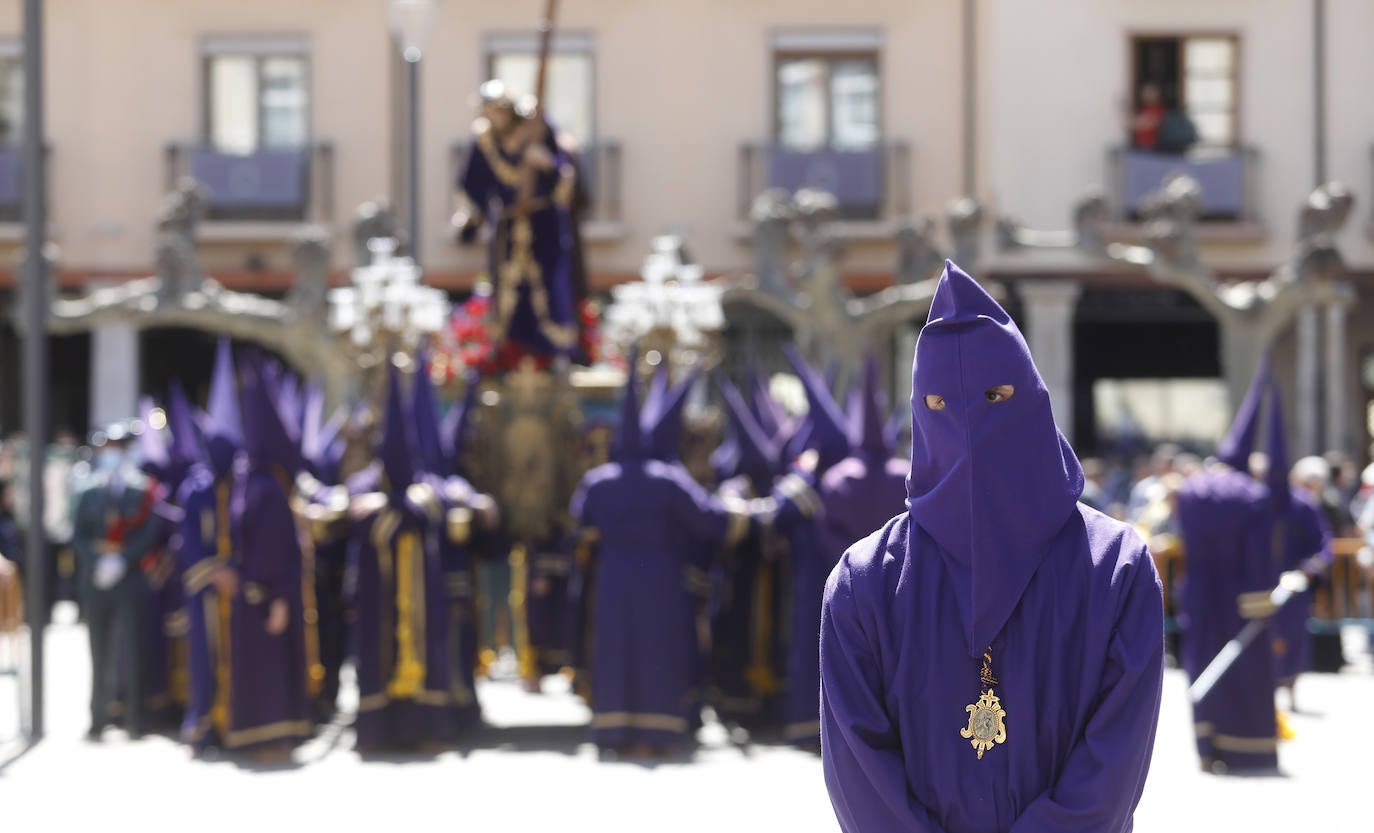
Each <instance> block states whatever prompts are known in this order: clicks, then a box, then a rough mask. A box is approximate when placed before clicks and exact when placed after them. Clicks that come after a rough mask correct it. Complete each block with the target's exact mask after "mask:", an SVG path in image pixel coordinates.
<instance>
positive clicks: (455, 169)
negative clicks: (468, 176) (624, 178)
mask: <svg viewBox="0 0 1374 833" xmlns="http://www.w3.org/2000/svg"><path fill="white" fill-rule="evenodd" d="M470 147H471V144H470V143H469V142H467V141H458V142H454V143H453V145H452V147H451V148H450V149H449V164H450V166H451V168H452V176H451V177H450V178H449V182H450V185H454V184H456V183H457V182H458V179H459V177H461V176H462V174H463V168H464V167H465V166H466V165H467V160H468V149H469V148H470ZM575 164H576V165H577V173H578V182H579V185H580V188H581V191H582V194H584V195H585V200H586V202H585V204H584V205H583V208H582V223H583V228H582V231H583V234H584V235H586V236H589V237H592V238H594V239H595V238H602V239H608V238H614V237H618V236H620V227H621V225H620V224H621V219H622V215H621V195H622V192H621V187H622V183H621V167H620V142H619V141H617V140H615V139H601V140H599V141H596V142H592V143H591V144H588V145H587V146H585V147H583V148H581V149H580V150H579V151H578V153H577V158H576V160H575Z"/></svg>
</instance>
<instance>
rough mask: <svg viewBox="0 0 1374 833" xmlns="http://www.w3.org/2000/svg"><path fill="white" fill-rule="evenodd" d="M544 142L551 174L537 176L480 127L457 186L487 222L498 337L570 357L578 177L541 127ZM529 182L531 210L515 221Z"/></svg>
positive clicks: (549, 133) (574, 328)
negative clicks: (574, 199)
mask: <svg viewBox="0 0 1374 833" xmlns="http://www.w3.org/2000/svg"><path fill="white" fill-rule="evenodd" d="M544 135H545V141H544V143H543V144H544V147H545V148H546V149H547V150H548V151H549V153H550V155H551V156H552V157H553V168H552V169H551V170H547V171H536V170H534V169H533V168H531V167H529V166H527V165H525V164H524V163H523V162H522V157H521V156H518V155H516V156H513V155H511V154H509V153H507V152H506V151H505V150H504V149H503V148H502V147H501V142H500V141H499V140H498V139H497V137H496V135H495V134H494V132H493V131H492V130H491V128H490V127H489V126H488V125H486V123H485V121H480V122H479V124H478V128H477V133H476V135H475V137H474V141H473V147H472V150H471V151H470V152H469V154H468V160H467V166H466V168H465V169H464V171H463V173H462V176H461V177H460V179H459V181H458V186H459V188H461V189H462V191H463V192H464V193H465V194H466V195H467V197H468V199H469V200H471V201H472V203H473V204H474V205H475V206H476V207H477V209H478V210H479V211H481V212H483V213H485V214H486V216H487V226H488V229H489V230H490V234H491V240H490V243H489V245H490V251H489V260H488V268H489V269H490V272H491V274H490V278H491V282H492V286H493V287H494V289H495V298H496V309H497V314H498V315H499V316H500V320H501V323H502V334H503V336H504V337H506V338H510V339H511V340H513V341H515V342H516V343H518V344H520V345H522V346H524V347H525V348H527V349H528V350H530V351H532V352H534V353H537V354H541V355H550V354H568V353H571V352H572V351H573V350H574V349H575V348H576V347H577V326H576V323H577V322H576V320H575V317H574V310H573V291H572V281H573V251H574V246H573V244H574V237H573V234H574V229H573V219H572V213H571V210H570V207H571V204H572V196H573V187H574V183H575V177H576V173H575V169H574V167H573V165H572V164H571V162H570V161H569V160H568V158H567V157H566V155H564V154H563V152H562V151H561V150H559V148H558V145H557V143H556V142H555V141H554V140H553V136H554V131H553V128H552V127H550V126H548V125H545V130H544ZM528 177H532V178H533V182H532V186H529V193H528V198H529V200H530V206H529V208H530V210H529V211H528V212H527V213H525V214H523V215H520V214H519V213H518V212H516V211H515V210H514V209H515V208H516V207H517V203H519V202H520V199H521V196H522V194H521V188H522V183H524V182H525V180H526V179H527V178H528Z"/></svg>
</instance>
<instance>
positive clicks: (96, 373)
mask: <svg viewBox="0 0 1374 833" xmlns="http://www.w3.org/2000/svg"><path fill="white" fill-rule="evenodd" d="M138 363H139V346H138V330H136V329H134V327H133V326H132V325H130V324H127V323H125V322H123V321H111V322H108V323H105V324H101V325H100V326H98V327H96V328H95V329H94V330H92V331H91V429H92V430H94V429H97V428H100V427H101V426H104V425H107V424H109V423H111V422H113V421H115V420H119V419H130V418H132V417H135V416H137V415H138V384H139V378H138Z"/></svg>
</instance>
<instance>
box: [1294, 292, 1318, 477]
mask: <svg viewBox="0 0 1374 833" xmlns="http://www.w3.org/2000/svg"><path fill="white" fill-rule="evenodd" d="M1297 328H1298V367H1297V388H1298V389H1297V391H1295V393H1296V395H1297V406H1298V415H1297V416H1298V419H1297V422H1298V454H1299V455H1304V454H1316V453H1317V452H1319V451H1320V450H1321V448H1320V445H1321V436H1320V434H1319V431H1320V430H1321V427H1320V425H1319V419H1320V408H1321V402H1320V401H1319V399H1318V391H1319V389H1320V388H1319V387H1318V374H1320V373H1321V348H1320V344H1319V339H1320V333H1319V330H1320V322H1319V321H1318V320H1317V308H1316V307H1313V306H1306V307H1303V308H1302V311H1301V312H1299V313H1298V323H1297Z"/></svg>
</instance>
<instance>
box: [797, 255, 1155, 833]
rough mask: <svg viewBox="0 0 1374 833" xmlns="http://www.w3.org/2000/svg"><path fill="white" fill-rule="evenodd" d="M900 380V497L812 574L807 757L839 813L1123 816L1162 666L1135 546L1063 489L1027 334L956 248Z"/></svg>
mask: <svg viewBox="0 0 1374 833" xmlns="http://www.w3.org/2000/svg"><path fill="white" fill-rule="evenodd" d="M1008 389H1011V390H1014V393H1012V392H1011V390H1008ZM912 390H913V393H912V417H913V434H914V437H913V451H912V465H911V472H910V475H909V478H908V482H907V507H908V508H907V512H906V513H904V514H902V515H899V516H898V517H897V518H894V519H893V520H891V521H889V522H888V523H887V524H885V525H884V526H883V527H882V528H881V529H879V530H878V531H877V532H874V533H873V534H872V535H870V536H868V537H867V538H865V539H864V540H862V541H860V542H858V543H857V544H855V545H853V546H852V547H850V548H849V549H848V550H847V551H846V552H845V554H844V555H843V557H842V558H841V559H840V561H839V564H838V565H837V566H836V568H835V570H834V572H833V573H831V575H830V579H829V581H828V582H827V584H826V589H825V601H824V606H823V608H822V614H821V615H822V619H821V642H820V649H821V738H822V756H823V769H824V773H825V780H826V786H827V787H828V789H829V791H830V797H831V801H832V803H833V805H834V807H835V812H836V815H837V816H838V818H839V821H840V826H841V828H842V829H844V830H845V831H922V833H930V832H931V831H948V833H984V832H985V831H986V833H992V831H1041V832H1042V833H1043V832H1045V831H1107V830H1110V831H1118V830H1129V829H1131V820H1132V816H1133V814H1134V810H1135V805H1136V803H1137V802H1138V801H1139V799H1140V795H1141V792H1142V790H1143V788H1144V784H1145V776H1146V772H1147V771H1148V768H1149V762H1150V756H1151V753H1152V750H1153V747H1154V735H1155V726H1156V723H1157V720H1158V716H1159V703H1160V694H1161V689H1162V682H1163V660H1164V611H1163V599H1162V596H1161V592H1160V582H1159V577H1158V576H1157V575H1156V573H1155V570H1154V564H1153V561H1152V560H1151V558H1150V554H1149V552H1148V551H1147V550H1146V548H1145V545H1144V544H1143V543H1142V542H1141V540H1140V539H1139V537H1137V536H1136V534H1135V533H1134V532H1133V531H1132V530H1131V529H1130V528H1128V527H1127V526H1125V525H1124V524H1121V523H1118V522H1116V521H1113V520H1111V519H1109V518H1107V517H1106V516H1104V515H1101V514H1099V513H1097V512H1095V511H1093V510H1091V509H1088V508H1086V507H1083V506H1080V505H1079V504H1078V503H1077V499H1078V496H1079V494H1081V492H1082V488H1083V475H1082V469H1081V467H1080V466H1079V465H1078V461H1077V458H1076V457H1075V456H1074V455H1073V452H1072V450H1071V449H1070V448H1069V447H1068V444H1067V442H1066V441H1064V439H1063V437H1062V436H1061V435H1060V434H1059V432H1058V430H1057V429H1056V428H1055V425H1054V418H1053V414H1052V412H1051V408H1050V402H1049V393H1048V391H1047V390H1046V388H1045V385H1044V382H1043V380H1042V379H1041V378H1040V375H1039V373H1038V371H1037V370H1036V369H1035V366H1034V363H1033V362H1032V361H1031V358H1030V355H1029V350H1028V349H1027V348H1026V345H1025V342H1024V339H1023V338H1022V336H1021V334H1020V332H1019V331H1018V330H1017V328H1016V325H1015V324H1014V323H1013V322H1012V321H1011V319H1010V317H1009V316H1008V315H1007V314H1006V312H1005V310H1003V309H1002V308H1001V307H1000V306H999V305H998V304H997V303H996V302H995V301H994V300H993V299H992V298H991V297H990V296H988V295H987V293H986V292H984V291H983V290H982V289H981V288H980V287H979V286H978V285H977V284H976V283H975V282H974V281H973V280H972V279H971V278H969V277H968V276H967V275H965V274H963V273H962V272H960V271H959V270H958V268H957V267H955V266H954V265H953V264H952V263H947V264H946V269H945V274H944V276H943V277H942V278H941V281H940V285H939V286H938V287H937V290H936V294H935V298H934V299H933V303H932V305H931V313H930V319H929V320H928V321H927V323H926V327H925V329H924V330H923V332H922V334H921V337H920V340H919V342H918V344H917V348H916V359H915V363H914V367H913V385H912ZM999 709H1000V711H999ZM999 729H1002V730H1004V731H999Z"/></svg>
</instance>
